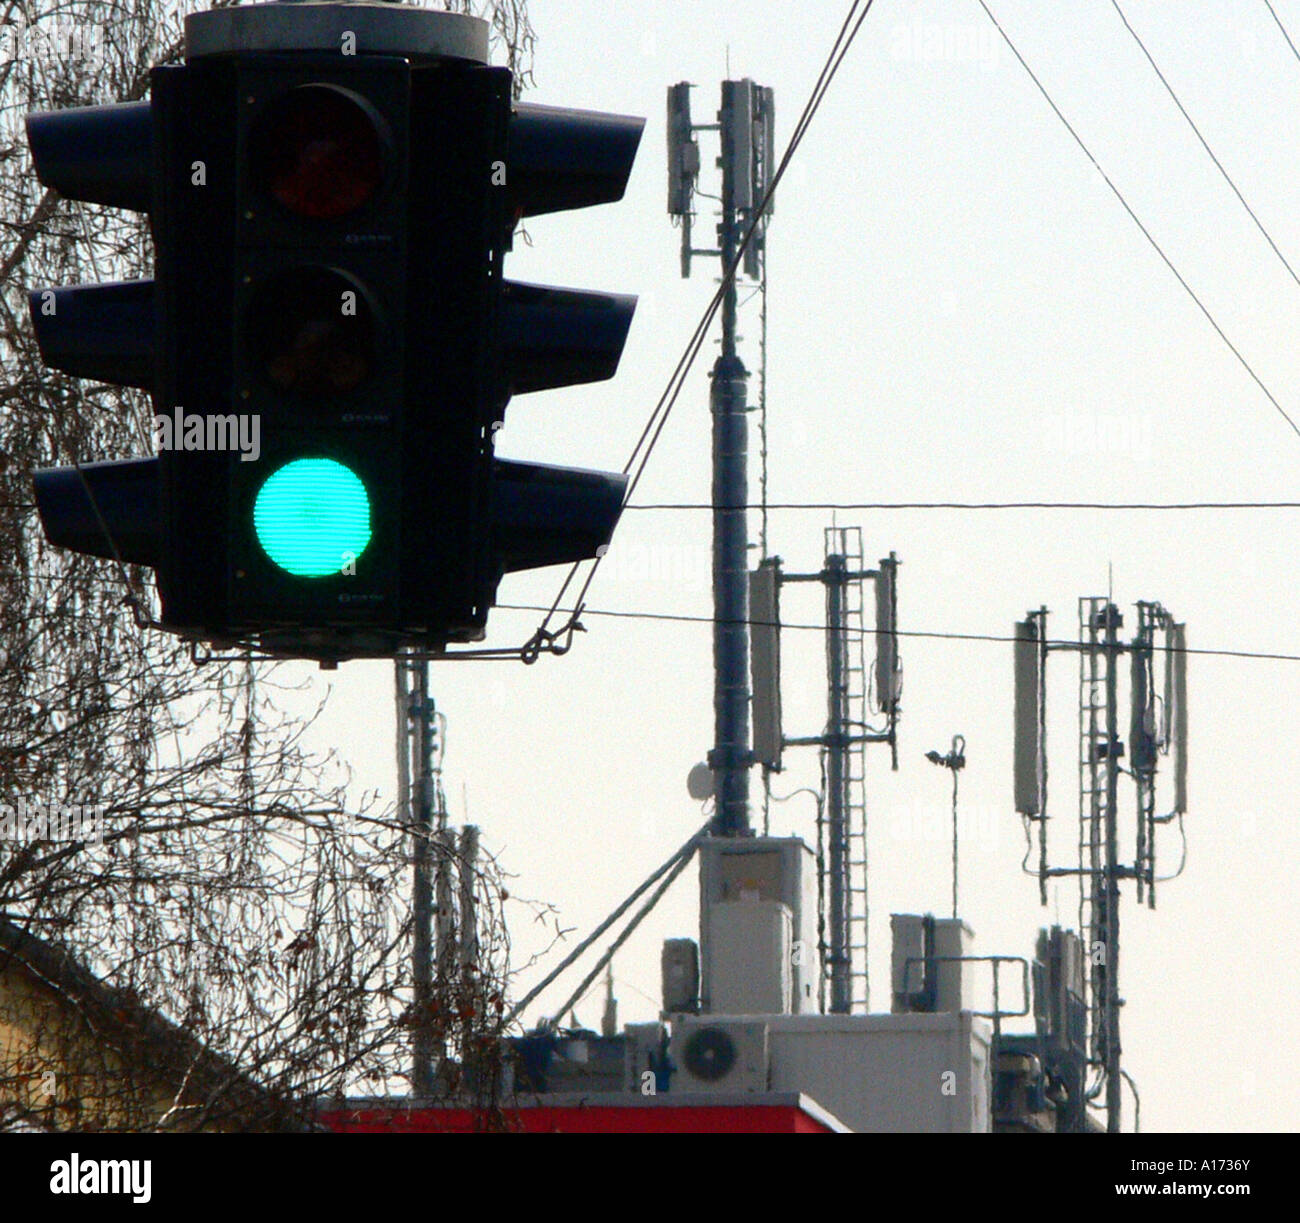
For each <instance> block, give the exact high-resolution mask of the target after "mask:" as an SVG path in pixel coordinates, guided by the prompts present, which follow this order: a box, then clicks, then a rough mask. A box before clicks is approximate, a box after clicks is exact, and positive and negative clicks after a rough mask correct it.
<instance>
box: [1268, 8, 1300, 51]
mask: <svg viewBox="0 0 1300 1223" xmlns="http://www.w3.org/2000/svg"><path fill="white" fill-rule="evenodd" d="M1264 7H1265V8H1266V9H1268V11H1269V12H1270V13H1272V14H1273V20H1274V21H1275V22H1277V28H1278V29H1279V30H1281V31H1282V37H1283V38H1285V39H1286V45H1287V46H1288V47H1290V48H1291V54H1292V55H1294V56H1295V57H1296V59H1298V60H1300V51H1297V50H1296V45H1295V43H1293V42H1292V41H1291V35H1290V34H1288V33H1287V32H1286V26H1284V25H1283V24H1282V18H1281V17H1279V16H1278V15H1277V10H1276V9H1275V8H1274V7H1273V6H1272V4H1270V3H1269V0H1264Z"/></svg>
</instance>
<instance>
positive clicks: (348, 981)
mask: <svg viewBox="0 0 1300 1223" xmlns="http://www.w3.org/2000/svg"><path fill="white" fill-rule="evenodd" d="M221 3H222V0H217V5H215V6H213V7H219V6H220V5H221ZM192 7H207V6H197V5H196V6H192ZM445 7H448V8H452V9H456V10H459V11H469V12H474V13H476V14H478V15H480V16H485V17H487V18H488V19H489V20H490V21H491V22H492V26H493V30H494V37H495V38H496V40H497V41H498V42H499V43H500V44H501V47H502V51H501V52H500V55H499V57H500V58H504V59H505V60H506V61H507V62H508V63H509V65H510V66H511V67H512V68H513V69H514V70H515V72H516V85H517V87H518V86H520V85H522V83H523V82H524V81H526V79H527V77H528V73H529V66H530V63H531V56H532V49H533V44H534V34H533V31H532V28H531V26H530V25H529V22H528V17H527V12H526V7H525V4H524V0H496V2H488V0H478V2H475V0H450V2H449V3H448V4H447V5H446V6H445ZM184 11H186V10H185V8H183V7H178V6H177V5H175V4H168V3H160V2H158V0H24V2H22V3H18V2H17V0H0V556H2V558H3V559H0V804H3V805H4V807H3V810H8V811H10V812H13V813H14V817H11V823H10V827H14V824H13V819H14V818H16V816H17V814H18V812H19V810H20V806H22V805H25V806H26V808H27V810H28V814H29V816H30V814H31V810H32V809H33V808H39V807H42V806H43V807H45V808H47V809H48V808H49V807H51V806H53V807H60V806H63V805H65V804H75V805H77V806H79V807H81V808H83V814H84V813H86V812H94V813H95V816H96V818H97V819H98V821H99V823H98V829H99V834H100V835H99V837H98V838H91V839H89V840H86V839H84V838H83V839H75V838H73V839H65V838H63V837H60V836H49V835H44V836H33V835H11V836H9V837H7V838H3V837H0V1001H3V1000H4V999H6V998H8V999H9V1001H10V1002H11V1003H12V1006H11V1009H10V1012H9V1013H8V1014H7V1015H6V1013H5V1011H4V1008H3V1006H2V1005H0V1109H5V1110H7V1115H8V1116H9V1117H10V1119H13V1118H20V1119H21V1121H22V1123H23V1124H32V1125H54V1126H58V1127H59V1128H73V1129H76V1128H84V1129H105V1128H127V1129H134V1128H140V1127H142V1126H153V1127H158V1126H163V1127H167V1128H205V1127H223V1128H283V1127H293V1126H297V1125H301V1124H303V1123H305V1122H307V1121H309V1120H310V1113H311V1109H312V1107H313V1105H314V1102H315V1101H318V1100H320V1099H322V1098H337V1097H341V1096H344V1095H348V1094H358V1093H361V1094H366V1093H383V1092H385V1091H388V1090H390V1089H392V1088H393V1086H394V1082H395V1077H396V1076H398V1075H400V1074H401V1072H402V1070H403V1069H404V1067H405V1066H406V1065H407V1062H408V1060H409V1054H408V1050H409V1044H410V1028H411V1026H412V1025H413V1024H417V1023H418V1024H425V1025H428V1027H429V1028H430V1030H431V1031H432V1032H433V1033H434V1036H435V1038H436V1040H437V1042H438V1045H439V1047H443V1048H446V1049H447V1051H448V1054H449V1062H448V1064H449V1065H453V1066H455V1067H457V1068H461V1069H464V1068H468V1069H470V1070H475V1068H477V1069H476V1070H475V1073H474V1074H472V1075H471V1076H470V1078H469V1079H468V1080H466V1079H464V1078H461V1079H453V1078H452V1077H451V1076H445V1078H444V1081H445V1082H446V1085H447V1086H448V1089H449V1090H465V1089H467V1088H468V1087H473V1088H474V1089H475V1090H477V1091H479V1092H484V1091H487V1092H489V1094H490V1093H491V1090H492V1088H493V1086H494V1084H495V1081H496V1078H495V1076H496V1074H497V1068H498V1067H499V1058H498V1057H497V1056H496V1045H497V1042H499V1038H500V1035H501V1016H502V1014H503V996H502V995H503V989H504V982H505V979H506V972H507V965H506V954H507V951H508V948H507V944H506V939H505V930H504V924H503V921H502V914H501V902H502V888H501V881H500V878H499V873H498V872H497V871H496V870H495V868H494V867H493V866H492V865H491V864H490V863H488V864H487V866H486V867H483V866H480V867H479V868H478V875H477V882H476V890H477V894H478V898H479V899H478V910H479V914H480V929H479V932H478V943H479V949H480V960H479V969H478V971H477V972H473V973H468V974H458V975H456V976H455V978H454V979H445V980H442V981H441V982H440V989H439V990H438V992H437V995H436V997H435V999H434V1002H433V1004H432V1005H431V1007H430V1008H429V1010H430V1013H429V1014H424V1015H416V1014H413V1013H412V1009H411V1007H410V998H411V996H412V994H411V978H410V969H409V947H410V935H411V914H410V910H409V900H408V896H409V875H410V863H411V835H410V827H409V825H408V824H407V823H406V822H405V820H404V818H403V813H402V812H399V811H396V810H394V809H391V808H390V809H380V808H378V807H377V806H376V805H375V804H373V803H371V804H369V805H367V804H365V803H362V804H360V805H358V804H355V803H349V801H348V789H349V787H348V777H347V774H346V771H345V770H344V769H343V767H342V766H341V764H340V762H338V761H337V760H334V759H331V758H329V757H328V756H326V757H321V756H319V755H313V754H312V753H310V752H309V751H308V750H307V749H306V748H305V747H304V731H305V730H306V727H307V725H308V724H309V723H310V720H311V719H310V718H307V719H304V718H302V717H301V716H299V715H297V714H296V713H294V712H291V711H293V710H296V709H301V708H302V706H303V703H304V701H305V700H306V699H307V698H306V696H305V695H304V694H303V693H302V692H300V691H296V690H294V689H292V688H288V689H286V687H285V684H286V682H287V681H286V680H285V679H284V678H283V675H284V671H283V669H282V668H280V669H277V668H275V667H271V666H268V665H266V664H256V665H254V664H252V663H248V662H244V661H218V662H212V663H209V664H207V665H205V666H203V667H201V668H196V667H195V666H194V665H193V663H192V661H191V658H190V656H189V653H188V649H187V648H185V647H182V646H181V645H179V644H178V643H176V642H174V641H172V640H171V639H169V638H167V637H165V636H162V635H161V634H158V633H157V632H153V631H150V630H147V629H143V628H142V627H141V625H140V623H139V618H140V616H141V615H145V616H148V615H150V614H152V612H153V610H154V594H153V589H152V584H151V579H150V575H149V573H148V571H147V570H143V569H138V568H136V567H134V566H123V565H117V564H114V563H112V562H106V561H99V560H93V559H88V558H85V557H80V556H75V555H72V554H70V553H67V552H65V551H61V550H59V549H54V548H51V547H50V546H48V545H47V544H46V542H45V540H44V538H43V536H42V534H41V531H40V528H39V523H38V521H37V518H36V515H35V513H34V512H33V506H32V493H31V472H32V470H33V469H34V468H36V467H40V466H49V465H56V464H68V463H72V462H78V461H89V460H93V459H102V458H112V457H129V456H138V455H142V454H147V453H149V448H150V432H149V428H148V425H149V420H150V413H151V408H150V405H149V402H148V400H147V397H145V396H143V395H140V394H138V393H135V392H131V391H126V390H122V389H120V388H114V387H107V386H99V385H94V384H90V383H86V382H81V381H79V380H77V379H73V378H67V377H63V376H61V375H58V374H54V373H51V372H49V371H47V370H46V369H45V368H44V367H43V365H42V363H41V360H40V356H39V353H38V352H37V350H36V346H35V343H34V340H33V337H32V333H31V329H30V325H29V322H28V318H27V307H26V292H27V290H28V289H30V288H34V287H38V286H42V285H57V284H74V283H78V282H82V281H85V282H95V281H98V282H102V281H107V280H112V279H131V278H135V277H139V276H144V275H147V274H148V270H149V269H148V264H149V258H150V256H149V246H148V232H147V227H146V225H145V224H144V223H143V221H142V220H141V219H140V218H134V217H129V216H124V215H123V214H121V213H118V212H114V211H112V210H107V209H102V208H98V207H95V206H90V205H80V204H74V203H67V202H63V201H60V200H58V198H57V197H56V196H55V194H54V193H53V192H51V191H48V190H45V189H44V188H42V187H41V186H40V185H39V184H38V183H37V181H36V179H35V176H34V173H33V171H32V166H31V160H30V154H29V151H28V147H27V142H26V137H25V132H24V116H25V114H26V113H27V112H28V111H31V110H38V109H50V108H56V107H63V106H74V105H89V104H95V103H104V102H115V101H127V100H134V99H140V98H143V97H145V96H146V95H147V93H148V87H149V70H150V68H151V66H152V65H153V64H155V63H161V62H166V61H169V60H176V59H178V58H179V56H180V54H181V45H182V44H181V22H182V19H183V13H184ZM3 818H4V817H3V814H0V828H3V827H4V824H3V822H2V821H3ZM18 832H19V833H20V834H21V833H22V829H18ZM27 832H28V833H30V832H31V826H30V825H29V826H28V828H27ZM439 852H443V853H446V852H448V851H446V850H445V849H443V850H441V851H439ZM14 982H26V983H27V985H30V987H31V990H33V991H35V992H34V993H32V994H31V995H30V997H29V996H28V995H26V994H24V993H23V989H24V988H26V986H23V987H22V988H18V987H17V986H13V983H14ZM11 987H12V988H11ZM6 989H9V991H10V992H9V993H8V994H6V993H5V990H6ZM15 990H16V992H15ZM20 995H21V996H20ZM15 999H17V1001H14V1000H15ZM24 999H26V1001H24ZM33 999H36V1000H37V1001H36V1002H33V1001H32V1000H33ZM37 1002H39V1005H37ZM29 1004H30V1005H29ZM24 1008H25V1009H24ZM6 1023H8V1024H9V1026H10V1030H11V1034H12V1032H15V1031H20V1030H21V1031H22V1032H23V1033H24V1039H23V1040H21V1041H18V1042H17V1043H12V1042H11V1043H10V1044H9V1045H6V1043H5V1025H6ZM88 1034H89V1035H88ZM87 1042H89V1043H87ZM6 1049H8V1050H9V1052H8V1053H6ZM51 1076H53V1077H52V1078H51ZM96 1076H97V1078H96ZM92 1080H93V1081H92ZM160 1093H161V1097H160ZM160 1098H161V1100H162V1105H163V1107H161V1108H160V1107H159V1100H160ZM2 1124H3V1117H0V1125H2Z"/></svg>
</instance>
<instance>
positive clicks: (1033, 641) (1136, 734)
mask: <svg viewBox="0 0 1300 1223" xmlns="http://www.w3.org/2000/svg"><path fill="white" fill-rule="evenodd" d="M1137 608H1138V625H1137V632H1136V634H1135V636H1134V638H1133V640H1132V641H1131V642H1123V641H1121V640H1120V637H1119V630H1120V629H1121V628H1122V627H1123V624H1124V620H1123V616H1122V615H1121V614H1120V610H1119V608H1118V607H1116V606H1115V604H1114V603H1112V602H1111V601H1110V598H1109V597H1102V596H1097V597H1090V598H1082V599H1080V600H1079V641H1078V644H1077V645H1076V644H1075V643H1073V642H1058V641H1053V642H1049V640H1048V636H1047V609H1046V608H1040V609H1039V610H1038V611H1036V612H1030V613H1029V615H1028V617H1027V618H1026V619H1025V620H1024V621H1022V622H1021V623H1019V624H1017V625H1016V637H1015V642H1016V644H1015V679H1016V686H1015V731H1016V735H1015V795H1016V810H1017V811H1019V812H1020V813H1021V814H1022V815H1023V816H1025V818H1026V819H1027V820H1029V821H1031V822H1034V823H1037V825H1038V872H1037V873H1038V880H1039V897H1040V899H1041V900H1042V902H1043V903H1044V904H1046V903H1047V881H1048V880H1049V879H1053V878H1060V877H1064V876H1073V877H1076V878H1077V879H1078V880H1079V884H1080V890H1079V927H1080V930H1081V932H1082V934H1083V939H1084V946H1085V950H1086V953H1087V957H1088V963H1089V966H1090V972H1089V977H1088V980H1087V982H1086V984H1085V986H1084V988H1085V990H1086V992H1087V994H1088V998H1087V1016H1088V1036H1089V1041H1088V1048H1089V1063H1090V1065H1091V1066H1092V1067H1093V1069H1094V1070H1095V1071H1096V1072H1097V1074H1098V1078H1097V1082H1096V1084H1095V1086H1094V1087H1093V1088H1092V1089H1091V1090H1090V1091H1089V1092H1088V1093H1087V1098H1088V1099H1089V1100H1094V1099H1097V1098H1099V1097H1102V1096H1103V1094H1104V1101H1105V1109H1106V1128H1107V1130H1108V1131H1109V1132H1111V1133H1118V1132H1119V1128H1120V1115H1121V1093H1122V1088H1121V1081H1122V1080H1123V1079H1125V1078H1127V1077H1128V1076H1127V1075H1126V1074H1125V1073H1124V1070H1123V1067H1122V1063H1121V1056H1120V1055H1121V1042H1120V1030H1119V1027H1120V1025H1119V1018H1120V1008H1121V1007H1122V1006H1123V999H1122V998H1121V997H1120V992H1119V933H1120V922H1119V896H1120V884H1121V883H1122V882H1123V881H1124V880H1126V879H1131V880H1133V881H1134V883H1135V884H1136V888H1137V897H1138V900H1139V901H1141V900H1146V902H1147V904H1148V906H1149V907H1150V908H1155V899H1156V895H1155V885H1156V873H1155V872H1156V865H1155V863H1156V830H1157V828H1158V827H1159V826H1160V825H1161V824H1167V823H1170V822H1172V821H1174V820H1178V821H1180V822H1181V820H1182V817H1183V815H1184V814H1185V812H1186V810H1187V646H1186V636H1185V631H1184V626H1183V625H1181V624H1178V623H1175V621H1174V618H1173V616H1171V615H1170V614H1169V612H1168V611H1166V610H1165V609H1164V608H1163V607H1161V606H1160V604H1159V603H1139V604H1138V605H1137ZM1058 650H1071V651H1077V653H1078V655H1079V839H1078V865H1077V866H1053V865H1051V864H1050V862H1049V853H1048V843H1047V842H1048V836H1047V829H1048V815H1047V739H1046V726H1047V716H1046V710H1047V685H1046V673H1047V665H1046V664H1047V655H1048V652H1049V651H1058ZM1124 654H1128V655H1129V660H1130V663H1131V667H1130V684H1129V701H1130V717H1129V741H1128V747H1127V751H1126V748H1125V744H1124V741H1123V739H1122V738H1121V735H1120V697H1119V681H1120V658H1121V656H1122V655H1124ZM1157 657H1160V659H1161V661H1162V663H1163V666H1162V667H1161V668H1159V669H1157V667H1156V659H1157ZM1126 755H1127V760H1128V764H1127V767H1124V766H1123V765H1122V764H1121V761H1123V760H1124V759H1125V756H1126ZM1161 755H1170V756H1172V758H1173V795H1172V803H1171V805H1170V809H1169V811H1168V812H1166V813H1165V814H1158V813H1157V811H1158V808H1157V805H1156V766H1157V762H1158V760H1159V757H1160V756H1161ZM1121 774H1123V775H1127V776H1128V777H1130V778H1131V779H1132V781H1133V784H1134V787H1135V789H1136V793H1137V804H1136V818H1135V820H1134V824H1133V833H1134V853H1133V859H1132V862H1131V863H1130V862H1124V861H1121V857H1122V853H1121V848H1120V826H1121V818H1122V816H1121V811H1120V802H1119V785H1120V776H1121Z"/></svg>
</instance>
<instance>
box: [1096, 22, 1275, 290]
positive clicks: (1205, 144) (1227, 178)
mask: <svg viewBox="0 0 1300 1223" xmlns="http://www.w3.org/2000/svg"><path fill="white" fill-rule="evenodd" d="M1110 2H1111V4H1112V5H1113V6H1114V8H1115V12H1117V13H1118V14H1119V19H1120V20H1121V21H1122V22H1123V23H1124V28H1125V29H1126V30H1127V31H1128V32H1129V33H1130V34H1131V35H1132V36H1133V41H1134V42H1136V43H1137V45H1138V46H1139V47H1140V48H1141V50H1142V54H1143V55H1145V56H1146V58H1147V63H1149V64H1150V65H1151V68H1152V71H1154V72H1155V74H1156V76H1157V77H1159V78H1160V83H1161V84H1162V85H1163V86H1164V87H1165V90H1166V92H1167V93H1168V94H1169V96H1170V97H1171V98H1172V99H1173V102H1174V105H1175V106H1177V107H1178V110H1179V113H1180V114H1181V115H1182V116H1183V118H1184V119H1186V120H1187V125H1188V127H1190V128H1191V129H1192V131H1193V132H1194V133H1195V134H1196V139H1197V140H1199V141H1200V142H1201V147H1202V148H1203V149H1204V150H1205V151H1206V153H1208V154H1209V157H1210V160H1211V161H1212V162H1214V165H1215V168H1216V169H1217V170H1218V171H1219V173H1220V174H1221V175H1223V181H1224V182H1226V183H1227V184H1228V186H1229V187H1231V188H1232V192H1233V194H1234V195H1235V196H1236V197H1237V199H1238V200H1239V201H1240V202H1241V206H1242V207H1243V208H1244V209H1245V210H1246V212H1247V213H1248V214H1249V215H1250V219H1251V220H1252V221H1254V222H1255V228H1256V229H1258V230H1259V232H1260V233H1261V234H1263V235H1264V241H1265V242H1267V243H1268V244H1269V246H1271V247H1272V248H1273V254H1275V255H1276V256H1277V257H1278V258H1279V259H1280V260H1281V261H1282V266H1283V267H1284V268H1286V270H1287V273H1288V274H1289V275H1290V277H1291V279H1292V280H1294V281H1295V282H1296V284H1297V285H1300V276H1297V275H1296V271H1295V268H1293V267H1292V266H1291V264H1290V261H1289V260H1288V259H1287V257H1286V256H1285V255H1284V254H1282V252H1281V250H1280V249H1279V248H1278V245H1277V243H1276V242H1274V241H1273V235H1272V234H1270V233H1269V232H1268V230H1267V229H1265V228H1264V222H1263V221H1261V220H1260V219H1259V217H1258V216H1257V215H1256V213H1255V210H1254V209H1253V208H1252V207H1251V206H1250V205H1249V204H1248V203H1247V202H1246V197H1245V196H1244V195H1242V193H1241V190H1240V188H1239V187H1238V186H1237V184H1236V183H1235V182H1234V181H1233V179H1232V175H1231V174H1229V173H1228V171H1227V170H1226V169H1225V168H1224V165H1223V162H1221V161H1220V160H1219V159H1218V157H1217V156H1216V155H1215V152H1214V150H1213V149H1212V148H1210V143H1209V141H1208V140H1206V139H1205V137H1204V136H1203V135H1202V134H1201V129H1200V128H1199V127H1197V126H1196V121H1195V120H1194V119H1193V118H1192V116H1191V115H1189V114H1188V113H1187V107H1185V106H1184V105H1183V103H1182V99H1181V98H1179V96H1178V94H1177V93H1175V92H1174V87H1173V86H1172V85H1171V84H1170V83H1169V79H1168V78H1167V77H1166V76H1165V74H1164V73H1163V72H1161V71H1160V65H1159V64H1157V63H1156V61H1155V58H1154V57H1153V56H1152V54H1151V52H1150V51H1149V50H1147V45H1146V43H1144V42H1143V41H1142V37H1141V35H1140V34H1138V32H1137V31H1136V30H1135V29H1134V28H1133V26H1132V24H1131V23H1130V22H1129V19H1128V17H1127V15H1126V14H1125V12H1124V10H1123V9H1122V8H1120V6H1119V0H1110Z"/></svg>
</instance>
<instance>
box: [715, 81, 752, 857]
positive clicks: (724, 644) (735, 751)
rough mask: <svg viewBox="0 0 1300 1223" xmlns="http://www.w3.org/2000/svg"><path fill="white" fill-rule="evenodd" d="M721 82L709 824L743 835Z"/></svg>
mask: <svg viewBox="0 0 1300 1223" xmlns="http://www.w3.org/2000/svg"><path fill="white" fill-rule="evenodd" d="M726 101H727V86H726V83H724V84H723V103H724V105H723V108H722V112H721V116H720V118H721V122H722V149H723V155H722V225H721V238H722V267H723V275H724V277H725V278H726V280H725V288H724V292H723V299H722V352H721V354H720V355H719V357H718V359H717V361H716V363H715V364H714V366H713V374H712V378H713V386H712V390H711V392H710V407H711V410H712V413H713V507H714V508H713V615H714V624H713V715H714V732H715V735H714V747H713V750H712V752H710V753H709V765H710V767H711V768H712V769H713V773H714V777H715V779H716V791H717V798H716V802H717V808H716V814H715V816H714V829H715V831H716V832H718V833H719V834H721V835H723V836H745V835H747V834H748V833H749V831H750V824H749V766H750V755H751V753H750V743H749V575H748V569H749V558H748V552H747V549H748V544H749V526H748V521H747V516H746V512H745V506H746V504H747V502H748V500H749V483H748V477H747V474H746V459H747V451H748V425H747V422H746V420H745V410H746V380H747V378H748V374H747V372H746V370H745V367H744V365H743V364H742V363H741V361H740V358H739V357H737V356H736V282H735V278H734V276H732V275H730V273H732V271H733V269H734V267H735V263H736V246H737V244H738V242H739V232H738V227H737V215H736V205H735V198H736V197H735V192H736V187H737V184H736V183H735V182H734V181H733V180H734V172H733V158H732V157H731V156H729V149H730V141H731V139H732V133H731V131H730V127H731V109H730V107H728V106H727V105H726Z"/></svg>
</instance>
